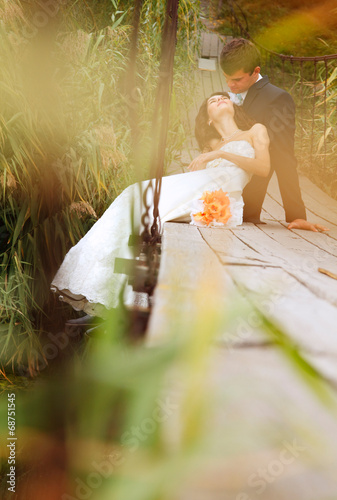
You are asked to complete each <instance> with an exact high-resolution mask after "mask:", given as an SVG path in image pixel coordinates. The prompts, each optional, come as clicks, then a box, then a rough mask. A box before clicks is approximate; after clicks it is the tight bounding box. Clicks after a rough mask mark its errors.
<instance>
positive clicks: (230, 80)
mask: <svg viewBox="0 0 337 500" xmlns="http://www.w3.org/2000/svg"><path fill="white" fill-rule="evenodd" d="M259 74H260V68H259V67H258V66H257V67H256V68H255V69H254V71H253V73H252V74H249V73H246V72H245V71H244V70H243V69H240V70H239V71H235V73H233V74H232V75H227V74H226V73H224V75H225V78H226V82H227V85H228V87H229V90H230V91H231V92H233V93H234V94H240V93H241V92H245V91H246V90H248V89H249V88H250V87H251V86H252V85H254V83H255V82H256V81H257V79H258V77H259Z"/></svg>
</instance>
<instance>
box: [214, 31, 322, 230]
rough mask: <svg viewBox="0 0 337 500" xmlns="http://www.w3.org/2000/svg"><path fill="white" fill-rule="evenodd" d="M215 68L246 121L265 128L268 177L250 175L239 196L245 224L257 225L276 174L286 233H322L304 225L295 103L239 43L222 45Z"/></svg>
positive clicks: (242, 41) (254, 53)
mask: <svg viewBox="0 0 337 500" xmlns="http://www.w3.org/2000/svg"><path fill="white" fill-rule="evenodd" d="M220 65H221V68H222V71H223V73H224V75H225V78H226V81H227V85H228V87H229V89H230V91H231V92H233V93H234V94H238V98H239V99H240V100H243V102H242V108H243V110H244V111H245V112H246V113H247V115H248V116H250V117H251V118H253V119H254V120H255V121H256V122H258V123H263V125H265V126H266V127H267V130H268V134H269V138H270V160H271V169H270V174H269V176H268V177H266V178H264V177H258V176H253V178H252V180H251V181H250V182H249V183H248V185H247V186H246V188H245V189H244V191H243V199H244V202H245V207H244V214H243V218H244V221H245V222H254V223H256V224H258V223H260V222H261V221H260V214H261V209H262V204H263V200H264V198H265V195H266V192H267V187H268V183H269V181H270V178H271V176H272V174H273V172H274V171H275V172H276V175H277V179H278V183H279V187H280V192H281V197H282V201H283V206H284V210H285V219H286V221H287V222H289V223H290V224H289V225H288V229H308V230H311V231H318V230H326V229H327V228H325V227H323V226H320V225H319V224H312V223H310V222H308V221H307V220H306V214H305V207H304V203H303V200H302V196H301V191H300V186H299V179H298V174H297V170H296V166H297V161H296V158H295V152H294V134H295V104H294V101H293V99H292V97H291V96H290V94H288V93H287V92H286V91H285V90H282V89H280V88H278V87H276V86H275V85H272V84H271V83H269V80H268V77H267V76H264V77H262V76H261V74H260V53H259V51H258V50H257V48H256V47H255V45H254V44H253V43H252V42H250V41H249V40H245V39H244V38H234V39H233V40H232V41H231V42H229V43H227V44H226V45H225V46H224V48H223V50H222V52H221V56H220Z"/></svg>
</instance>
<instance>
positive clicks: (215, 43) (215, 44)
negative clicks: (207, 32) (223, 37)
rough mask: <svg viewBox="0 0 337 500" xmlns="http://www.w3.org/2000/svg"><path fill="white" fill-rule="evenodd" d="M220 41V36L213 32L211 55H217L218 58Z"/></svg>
mask: <svg viewBox="0 0 337 500" xmlns="http://www.w3.org/2000/svg"><path fill="white" fill-rule="evenodd" d="M219 41H220V39H219V37H218V36H217V35H216V34H215V33H213V34H212V38H211V47H210V57H215V58H216V60H217V59H218V55H219Z"/></svg>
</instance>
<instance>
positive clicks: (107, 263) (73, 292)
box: [51, 140, 254, 316]
mask: <svg viewBox="0 0 337 500" xmlns="http://www.w3.org/2000/svg"><path fill="white" fill-rule="evenodd" d="M221 149H223V150H224V151H227V152H231V153H234V154H237V155H240V156H245V157H249V158H253V157H254V149H253V147H252V146H251V144H250V143H249V142H247V141H243V140H241V141H232V142H229V143H227V144H225V145H224V146H222V148H221ZM250 178H251V175H250V174H248V173H247V172H245V171H244V170H242V169H241V168H239V167H237V166H236V165H235V164H233V163H231V162H229V161H227V160H223V159H217V160H213V161H211V162H209V163H208V164H207V166H206V169H204V170H198V171H195V172H187V173H182V174H177V175H171V176H168V177H164V178H163V179H162V186H161V195H160V201H159V214H160V219H161V222H162V223H164V222H168V221H179V222H191V211H192V210H193V208H192V207H193V203H194V202H195V201H196V200H198V199H200V198H201V196H202V194H203V193H204V191H214V190H219V189H222V190H223V191H225V192H227V193H228V195H229V197H230V198H232V199H233V200H235V201H234V202H233V201H232V202H231V212H232V217H231V218H230V220H229V222H228V227H234V226H237V225H240V224H242V213H243V201H242V190H243V188H244V187H245V185H246V184H247V182H248V181H249V180H250ZM148 184H149V181H143V182H141V183H138V184H133V185H131V186H129V187H128V188H126V189H125V190H124V191H123V192H122V193H121V194H120V195H119V196H118V197H117V198H116V199H115V200H114V201H113V203H112V204H111V205H110V207H109V208H108V209H107V210H106V212H105V213H104V214H103V216H102V217H101V218H100V219H99V220H98V221H97V222H96V223H95V224H94V225H93V227H92V228H91V229H90V231H88V233H87V234H86V235H85V236H84V237H83V238H82V239H81V240H80V241H79V242H78V243H77V245H75V246H74V247H73V248H71V249H70V251H69V252H68V253H67V255H66V256H65V259H64V261H63V263H62V265H61V267H60V269H59V270H58V272H57V274H56V276H55V277H54V279H53V281H52V284H51V288H52V290H53V291H54V292H57V293H58V294H59V295H60V299H61V300H64V301H66V302H68V303H70V304H71V305H72V306H73V307H74V309H76V310H83V311H85V312H86V313H87V314H90V315H96V316H104V313H105V312H106V309H110V308H114V307H116V306H117V305H118V299H119V294H120V291H121V288H122V286H123V283H124V282H125V279H126V275H124V274H115V273H114V262H115V258H116V257H122V258H133V254H132V249H131V248H130V247H129V246H128V241H129V236H130V234H131V229H132V223H131V212H132V213H133V219H134V221H133V223H134V227H135V229H136V230H138V229H140V226H141V215H142V210H143V208H142V194H143V193H144V191H145V189H146V187H147V186H148ZM149 214H152V210H151V209H150V211H149ZM126 288H127V290H128V292H127V293H126V295H128V298H127V297H126V299H125V300H126V302H128V301H129V302H132V297H131V295H132V294H131V292H132V291H131V287H129V286H127V287H126Z"/></svg>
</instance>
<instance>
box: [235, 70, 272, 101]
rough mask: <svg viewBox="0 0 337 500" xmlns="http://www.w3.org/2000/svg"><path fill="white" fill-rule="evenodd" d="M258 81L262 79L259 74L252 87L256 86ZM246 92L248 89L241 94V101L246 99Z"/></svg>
mask: <svg viewBox="0 0 337 500" xmlns="http://www.w3.org/2000/svg"><path fill="white" fill-rule="evenodd" d="M267 78H268V77H267ZM260 80H263V77H262V75H261V73H259V76H258V79H257V80H256V82H255V83H253V85H252V87H255V85H256V84H257V83H258V82H259V81H260ZM250 88H251V87H250ZM248 92H249V89H248V90H245V91H244V92H241V97H242V99H243V100H245V99H246V96H247V94H248Z"/></svg>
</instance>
